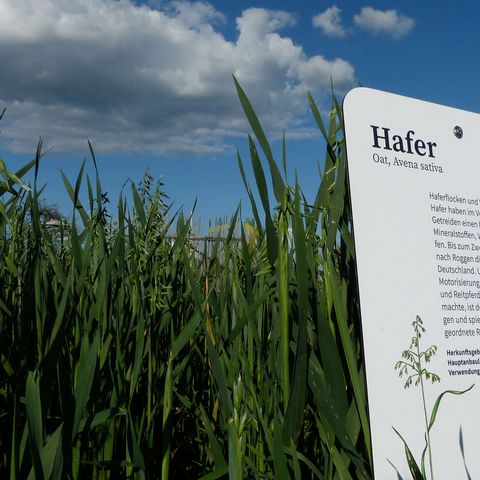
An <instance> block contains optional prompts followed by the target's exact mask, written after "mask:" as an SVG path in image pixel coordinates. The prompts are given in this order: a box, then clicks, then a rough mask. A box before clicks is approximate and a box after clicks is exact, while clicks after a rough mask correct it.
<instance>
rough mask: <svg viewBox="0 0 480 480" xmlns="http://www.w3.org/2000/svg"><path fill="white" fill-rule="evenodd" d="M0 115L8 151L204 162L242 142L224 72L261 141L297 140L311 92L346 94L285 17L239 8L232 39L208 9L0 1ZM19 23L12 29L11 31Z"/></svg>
mask: <svg viewBox="0 0 480 480" xmlns="http://www.w3.org/2000/svg"><path fill="white" fill-rule="evenodd" d="M0 12H2V14H1V15H0V65H1V66H2V68H1V69H0V107H1V106H2V105H6V106H7V114H6V116H5V118H4V120H3V121H2V127H3V128H2V136H3V138H4V139H5V140H6V141H7V143H8V146H9V148H10V149H12V150H14V151H27V150H28V151H31V150H32V146H33V144H34V143H35V139H36V138H38V136H43V137H44V138H45V143H46V144H48V145H53V146H54V147H55V149H56V150H57V151H77V150H78V149H79V148H82V149H84V145H85V139H86V138H90V139H91V140H92V141H93V143H94V146H95V148H96V149H97V150H99V151H105V152H121V151H123V152H138V151H146V152H151V153H171V152H175V153H179V152H185V153H191V152H194V153H211V152H218V151H222V150H223V149H224V148H225V142H226V139H228V138H231V137H234V136H237V135H239V134H242V135H243V133H244V132H245V128H246V124H245V120H244V118H243V114H242V112H241V108H240V106H239V102H238V99H237V98H236V95H235V92H234V88H233V82H232V77H231V75H232V73H233V74H234V75H235V76H236V77H237V78H238V80H239V81H240V83H241V84H242V86H243V87H244V88H245V90H246V91H247V92H248V94H249V96H250V97H251V100H252V101H253V103H254V104H255V106H256V108H257V110H258V111H259V113H260V114H261V116H262V119H263V121H264V123H265V124H266V127H267V128H268V129H269V130H270V131H271V132H276V131H281V130H282V129H287V130H288V131H291V132H292V135H298V136H301V135H304V134H305V128H304V120H303V119H304V118H305V117H303V114H304V113H305V108H306V101H305V92H306V91H307V90H308V89H310V90H312V91H313V92H314V94H315V95H316V96H317V98H320V97H321V95H322V92H325V91H328V86H329V83H330V79H331V78H333V81H334V84H335V85H336V86H337V87H338V88H340V89H346V88H348V87H350V86H351V85H352V84H353V83H354V81H355V78H354V76H355V75H354V69H353V67H352V66H351V65H350V64H349V63H348V62H347V61H345V60H342V59H338V58H337V59H327V58H325V57H323V56H320V55H315V56H308V55H307V54H306V53H305V51H304V50H303V48H302V47H301V46H300V45H298V44H296V43H295V42H294V41H293V40H292V39H291V38H290V37H289V36H288V35H285V34H283V32H282V29H285V28H287V27H290V26H292V25H294V24H295V17H294V16H293V15H292V14H290V13H288V12H284V11H272V10H266V9H261V8H249V9H246V10H245V11H243V12H242V14H241V15H240V16H239V17H238V18H237V19H236V26H237V36H236V38H235V39H233V40H232V39H227V38H226V37H225V35H224V34H222V33H221V31H222V30H221V28H222V25H223V24H224V23H225V22H226V21H227V19H226V17H225V15H223V14H222V13H221V12H219V11H217V10H216V9H215V8H214V7H213V6H212V5H210V4H209V3H206V2H193V3H191V2H186V1H174V2H167V3H166V2H158V3H157V2H150V3H149V4H135V3H133V2H132V1H130V0H77V1H75V2H72V1H71V0H42V1H41V2H38V0H22V1H21V2H18V1H16V0H0ZM18 25H22V28H18Z"/></svg>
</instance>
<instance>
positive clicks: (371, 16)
mask: <svg viewBox="0 0 480 480" xmlns="http://www.w3.org/2000/svg"><path fill="white" fill-rule="evenodd" d="M354 23H355V25H357V26H358V27H360V28H363V29H365V30H367V31H369V32H371V33H373V34H377V33H384V34H386V35H390V36H391V37H392V38H395V39H398V38H401V37H403V36H405V35H406V34H407V33H408V32H410V30H411V29H412V28H413V27H414V25H415V20H413V18H409V17H407V16H405V15H403V14H401V13H398V12H397V11H396V10H385V11H383V10H377V9H375V8H372V7H364V8H362V10H361V11H360V13H359V14H358V15H355V17H354Z"/></svg>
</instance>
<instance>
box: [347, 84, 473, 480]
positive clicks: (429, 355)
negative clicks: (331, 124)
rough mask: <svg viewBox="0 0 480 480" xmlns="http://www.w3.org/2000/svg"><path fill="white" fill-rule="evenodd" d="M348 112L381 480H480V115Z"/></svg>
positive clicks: (411, 109)
mask: <svg viewBox="0 0 480 480" xmlns="http://www.w3.org/2000/svg"><path fill="white" fill-rule="evenodd" d="M343 108H344V116H345V132H346V145H347V157H348V170H349V181H350V188H351V198H352V210H353V227H354V238H355V248H356V254H357V266H358V280H359V293H360V305H361V313H362V331H363V341H364V350H365V364H366V376H367V390H368V402H369V415H370V424H371V432H372V448H373V460H374V474H375V479H376V480H388V479H392V480H398V479H403V480H410V479H412V477H413V475H412V473H411V472H412V469H414V466H413V465H411V466H409V464H408V462H407V459H406V454H405V446H404V443H403V441H402V438H403V439H404V440H405V442H406V444H408V447H409V449H410V452H411V454H412V456H413V458H414V459H415V461H416V464H417V465H418V467H419V469H420V470H422V465H423V469H424V471H425V478H428V479H435V480H453V479H454V480H459V479H466V480H468V479H480V456H479V455H478V446H479V444H480V441H479V436H480V152H479V142H480V115H478V114H474V113H470V112H465V111H461V110H456V109H453V108H448V107H444V106H440V105H435V104H431V103H427V102H423V101H419V100H414V99H411V98H406V97H402V96H398V95H393V94H388V93H384V92H380V91H376V90H371V89H367V88H357V89H354V90H352V91H351V92H349V93H348V94H347V96H346V98H345V101H344V107H343ZM419 334H421V335H419ZM403 352H406V353H403ZM395 366H396V367H397V368H395ZM400 373H401V374H402V376H401V377H400V375H399V374H400ZM406 383H407V388H405V384H406ZM467 390H468V391H467ZM443 392H446V393H444V395H443V396H442V393H443ZM460 392H463V393H460ZM439 398H441V400H440V403H439V408H438V410H437V411H436V415H435V410H436V408H435V406H436V405H437V406H438V403H436V402H437V399H439ZM395 430H396V431H395ZM396 432H398V433H396ZM400 436H401V437H402V438H401V437H400ZM422 454H423V462H422ZM432 470H433V473H432Z"/></svg>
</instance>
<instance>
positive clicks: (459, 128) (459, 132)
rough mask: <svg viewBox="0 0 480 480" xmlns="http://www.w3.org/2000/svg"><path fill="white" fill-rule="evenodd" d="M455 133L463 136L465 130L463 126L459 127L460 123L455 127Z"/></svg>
mask: <svg viewBox="0 0 480 480" xmlns="http://www.w3.org/2000/svg"><path fill="white" fill-rule="evenodd" d="M453 134H454V135H455V136H456V137H457V138H462V137H463V130H462V127H459V126H458V125H457V126H456V127H455V128H454V129H453Z"/></svg>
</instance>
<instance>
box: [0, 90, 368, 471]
mask: <svg viewBox="0 0 480 480" xmlns="http://www.w3.org/2000/svg"><path fill="white" fill-rule="evenodd" d="M235 87H236V89H237V93H238V96H239V99H240V102H241V105H242V107H243V109H244V111H245V114H246V117H247V119H248V121H249V123H250V126H251V129H252V132H253V133H252V135H249V136H248V145H249V150H250V161H249V165H247V164H246V163H244V160H243V159H241V158H240V155H238V162H239V168H240V172H241V174H242V178H243V181H244V184H245V188H246V191H247V194H248V196H249V198H250V201H251V209H252V212H253V216H254V219H255V222H254V223H255V228H252V227H251V224H250V223H251V222H250V223H249V228H248V229H246V228H245V229H244V228H240V237H239V238H238V237H237V236H236V235H235V236H234V232H238V229H237V226H238V224H240V225H242V220H241V218H240V213H239V211H237V212H236V213H235V214H234V215H233V217H232V220H231V227H230V229H229V230H228V232H227V233H226V235H223V236H222V237H220V236H219V237H218V240H217V241H215V242H213V246H211V248H209V249H208V251H207V249H205V251H204V252H202V251H200V252H199V251H198V248H197V246H196V245H195V244H194V242H193V241H192V240H191V235H190V234H191V231H190V230H191V229H190V222H189V219H188V218H185V217H183V216H182V215H181V214H178V215H176V216H175V215H174V214H172V213H171V212H170V211H169V209H168V207H167V206H166V199H165V197H164V196H163V192H162V189H161V185H156V184H155V183H154V182H152V179H151V178H150V177H146V178H145V180H144V182H142V185H140V186H136V185H133V184H132V185H131V190H130V193H129V197H130V201H129V202H127V201H126V199H125V196H124V194H122V195H121V196H120V198H119V199H118V202H117V206H116V211H115V213H114V214H113V218H114V219H115V222H112V220H111V218H110V217H109V216H108V213H107V209H106V205H105V202H106V198H105V195H104V194H103V191H102V186H101V182H100V178H99V176H98V172H97V174H96V176H95V178H89V177H88V175H85V173H84V166H82V168H81V170H80V172H79V174H78V177H77V179H76V180H75V182H73V183H71V182H70V181H69V179H67V177H66V176H65V175H63V174H62V178H63V182H64V184H65V188H66V190H67V192H68V194H69V196H70V198H71V202H72V207H71V208H72V216H71V218H72V224H71V225H69V226H65V228H64V229H63V230H64V231H62V232H61V233H59V231H58V230H56V229H52V228H49V227H47V226H46V225H45V222H44V221H43V219H42V215H41V211H40V209H39V197H40V195H41V194H42V191H41V189H40V190H39V187H38V186H37V184H36V179H37V174H38V169H39V168H40V157H41V156H42V151H41V145H39V148H38V150H37V154H36V157H35V158H34V159H33V160H32V162H30V163H29V164H28V165H26V166H25V167H24V168H23V169H21V170H20V171H19V172H17V173H16V174H15V175H14V174H12V173H9V172H8V170H7V169H6V167H5V165H4V164H3V163H2V164H1V171H0V174H1V175H2V177H3V180H2V181H1V182H2V183H0V194H1V197H0V200H1V201H0V364H1V367H0V476H1V477H2V478H8V477H9V478H11V479H23V478H37V479H64V478H74V479H80V478H83V479H90V478H98V479H107V478H162V479H167V478H172V479H189V478H192V479H193V478H202V479H204V480H207V479H208V480H214V479H217V478H218V479H220V478H230V479H235V480H237V479H238V480H240V479H251V478H252V479H253V478H262V479H264V478H267V479H268V478H271V479H287V478H294V479H309V478H311V479H342V480H348V479H369V478H371V473H370V472H371V452H370V431H369V426H368V421H367V410H366V393H365V381H364V371H363V368H364V367H363V361H362V355H361V343H360V338H359V325H358V319H359V314H358V308H359V307H358V300H357V296H356V294H355V257H354V251H353V243H352V236H351V231H352V225H351V212H350V207H349V199H348V191H347V189H346V178H345V176H346V171H345V170H346V158H345V145H344V138H343V127H342V118H341V109H340V107H339V105H338V104H337V103H336V101H335V99H333V100H332V109H331V112H330V117H329V124H328V125H325V126H324V124H323V122H322V119H321V116H320V113H319V111H318V109H317V106H316V104H315V102H314V100H313V98H312V97H311V96H309V98H308V100H309V104H310V107H311V110H312V113H313V116H314V118H315V120H316V121H317V123H318V126H319V129H320V132H321V134H322V135H323V136H324V138H325V140H326V142H327V149H326V156H325V161H324V162H323V166H322V169H321V181H320V182H319V188H318V192H317V194H316V196H315V198H314V199H311V200H307V199H305V198H304V196H303V194H302V190H301V187H300V186H299V185H298V183H294V184H292V185H290V184H288V183H287V181H286V173H285V171H286V161H287V160H286V158H285V157H286V154H285V151H286V148H285V143H284V144H283V149H282V150H283V153H282V158H281V159H280V161H279V160H278V159H275V158H274V156H273V153H272V150H271V148H270V145H269V142H268V140H267V137H266V135H265V133H264V131H263V130H262V127H261V125H260V122H259V120H258V118H257V116H256V114H255V112H254V110H253V108H252V106H251V105H250V103H249V101H248V99H247V97H246V95H245V93H244V92H243V90H242V89H241V87H240V85H239V84H238V83H237V82H236V81H235ZM92 161H93V163H94V165H95V169H96V159H95V156H94V154H93V150H92ZM247 168H252V170H253V173H254V178H255V184H254V185H253V186H252V185H250V184H249V183H248V181H247V178H248V177H247V175H246V173H245V171H246V169H247ZM32 169H33V172H34V182H33V185H32V186H31V188H30V189H29V188H28V187H27V186H26V185H25V184H23V183H22V180H21V178H23V177H24V176H25V175H26V174H27V172H28V171H30V170H32ZM269 184H270V187H269ZM82 185H86V191H87V192H88V194H87V198H86V200H83V199H81V198H80V191H81V189H82ZM271 192H273V197H272V196H271ZM125 195H126V194H125ZM257 198H258V199H259V203H258V204H257V202H256V199H257ZM127 205H131V206H130V207H127ZM172 228H175V229H176V234H175V237H176V239H175V240H174V241H173V240H171V230H172Z"/></svg>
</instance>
